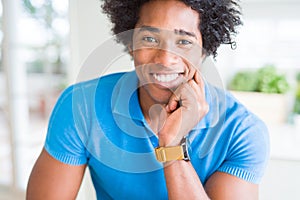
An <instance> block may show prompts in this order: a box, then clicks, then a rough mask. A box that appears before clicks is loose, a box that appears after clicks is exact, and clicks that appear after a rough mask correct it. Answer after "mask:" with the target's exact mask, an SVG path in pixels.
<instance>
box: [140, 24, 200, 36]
mask: <svg viewBox="0 0 300 200" xmlns="http://www.w3.org/2000/svg"><path fill="white" fill-rule="evenodd" d="M142 31H150V32H155V33H159V32H160V31H161V29H159V28H156V27H153V26H142V27H140V28H139V32H142ZM174 33H175V34H177V35H187V36H191V37H194V38H196V39H197V37H196V34H195V33H192V32H189V31H185V30H183V29H174Z"/></svg>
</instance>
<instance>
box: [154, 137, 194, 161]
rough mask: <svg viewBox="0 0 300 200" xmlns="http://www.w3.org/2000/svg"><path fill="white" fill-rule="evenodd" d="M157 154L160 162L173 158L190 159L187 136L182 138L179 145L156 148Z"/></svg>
mask: <svg viewBox="0 0 300 200" xmlns="http://www.w3.org/2000/svg"><path fill="white" fill-rule="evenodd" d="M155 155H156V159H157V160H158V161H159V162H168V161H173V160H185V161H189V160H190V157H189V153H188V145H187V139H186V137H184V138H183V139H182V140H181V142H180V145H179V146H173V147H157V148H155Z"/></svg>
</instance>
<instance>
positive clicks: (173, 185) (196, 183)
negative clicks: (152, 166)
mask: <svg viewBox="0 0 300 200" xmlns="http://www.w3.org/2000/svg"><path fill="white" fill-rule="evenodd" d="M164 174H165V178H166V184H167V189H168V195H169V199H170V200H174V199H201V200H205V199H209V198H208V196H207V194H206V192H205V190H204V188H203V185H202V183H201V181H200V179H199V177H198V175H197V173H196V171H195V170H194V168H193V166H192V164H191V162H189V161H188V162H187V161H184V160H178V161H172V162H170V163H168V164H165V167H164Z"/></svg>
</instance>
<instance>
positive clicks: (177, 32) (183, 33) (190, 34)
mask: <svg viewBox="0 0 300 200" xmlns="http://www.w3.org/2000/svg"><path fill="white" fill-rule="evenodd" d="M174 32H175V33H176V34H178V35H188V36H191V37H194V38H196V39H197V37H196V34H195V33H192V32H189V31H185V30H183V29H179V30H178V29H175V30H174Z"/></svg>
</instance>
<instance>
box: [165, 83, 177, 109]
mask: <svg viewBox="0 0 300 200" xmlns="http://www.w3.org/2000/svg"><path fill="white" fill-rule="evenodd" d="M179 90H180V89H179V88H177V89H176V90H175V91H174V92H173V94H172V96H171V97H170V99H169V101H168V104H167V105H166V110H167V112H169V113H170V112H173V111H174V110H176V108H177V107H178V106H179V103H180V96H179V95H180V93H179V92H178V91H179ZM176 91H177V92H176Z"/></svg>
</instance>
